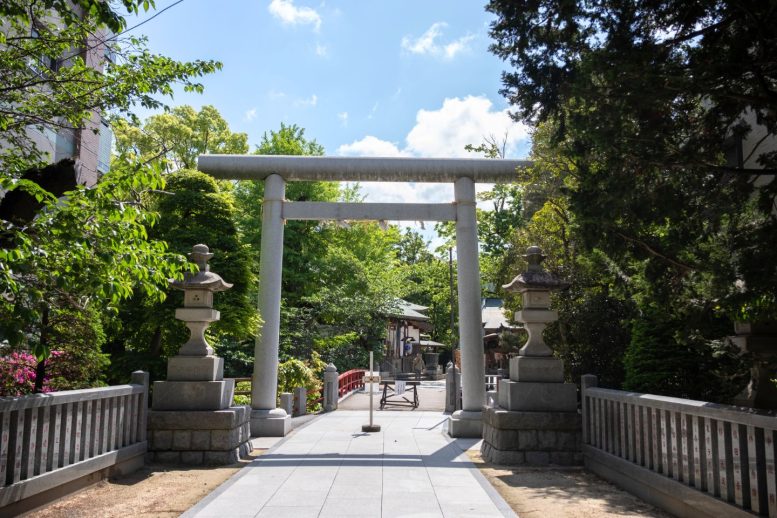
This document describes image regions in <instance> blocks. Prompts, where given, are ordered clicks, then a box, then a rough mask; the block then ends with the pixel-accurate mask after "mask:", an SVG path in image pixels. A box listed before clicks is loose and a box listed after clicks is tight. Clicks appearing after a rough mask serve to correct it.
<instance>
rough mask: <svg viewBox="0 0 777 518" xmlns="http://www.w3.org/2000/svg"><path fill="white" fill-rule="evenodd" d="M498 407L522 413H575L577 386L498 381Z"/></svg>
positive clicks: (572, 384) (571, 384)
mask: <svg viewBox="0 0 777 518" xmlns="http://www.w3.org/2000/svg"><path fill="white" fill-rule="evenodd" d="M499 406H500V407H502V408H504V409H506V410H516V411H524V412H577V385H575V384H574V383H540V382H527V381H510V380H500V381H499Z"/></svg>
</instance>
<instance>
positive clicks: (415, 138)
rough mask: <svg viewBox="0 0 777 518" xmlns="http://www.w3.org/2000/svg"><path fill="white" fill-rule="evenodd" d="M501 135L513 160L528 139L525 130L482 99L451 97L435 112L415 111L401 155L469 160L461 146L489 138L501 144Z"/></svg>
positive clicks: (506, 113)
mask: <svg viewBox="0 0 777 518" xmlns="http://www.w3.org/2000/svg"><path fill="white" fill-rule="evenodd" d="M505 133H506V134H507V137H506V142H505V144H506V146H505V150H506V154H507V156H514V155H515V153H516V152H518V146H519V145H520V144H522V143H526V141H527V139H528V129H527V127H526V126H524V125H523V124H520V123H516V122H515V121H513V120H512V119H511V118H510V115H509V114H508V111H507V110H506V109H505V110H501V111H497V110H494V109H493V103H492V102H491V101H490V100H488V99H487V98H486V97H482V96H477V97H475V96H467V97H465V98H463V99H461V98H459V97H453V98H448V99H445V100H444V101H443V103H442V107H441V108H440V109H438V110H418V113H417V114H416V124H415V126H414V127H413V129H411V130H410V132H409V133H408V134H407V137H406V141H407V146H406V147H405V149H404V151H406V152H408V153H409V154H411V155H414V156H427V157H450V158H456V157H467V156H469V157H471V156H472V154H471V153H469V152H467V151H466V150H465V149H464V146H466V145H467V144H475V145H477V144H480V143H482V142H483V140H484V139H485V138H488V137H491V136H493V137H495V138H496V139H497V141H501V140H502V138H504V136H505Z"/></svg>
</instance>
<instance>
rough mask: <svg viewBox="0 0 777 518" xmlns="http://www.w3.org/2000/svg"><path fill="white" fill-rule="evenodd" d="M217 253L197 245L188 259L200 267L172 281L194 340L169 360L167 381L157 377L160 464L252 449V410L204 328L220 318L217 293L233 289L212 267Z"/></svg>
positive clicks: (179, 314)
mask: <svg viewBox="0 0 777 518" xmlns="http://www.w3.org/2000/svg"><path fill="white" fill-rule="evenodd" d="M211 257H213V254H212V253H210V251H209V250H208V247H207V246H205V245H194V247H193V248H192V251H191V253H190V254H189V258H190V259H191V260H192V262H194V263H195V264H197V266H198V268H199V271H197V273H194V274H186V275H185V276H184V279H183V281H171V282H170V285H171V286H172V287H173V288H175V289H178V290H183V292H184V302H183V307H182V308H178V309H176V311H175V318H176V319H178V320H181V321H183V322H184V323H185V324H186V327H188V328H189V333H190V336H189V340H188V341H187V342H186V343H185V344H183V345H182V346H181V348H180V349H179V350H178V355H176V356H173V357H171V358H168V360H167V380H166V381H155V382H154V392H153V403H152V407H151V408H152V411H151V412H149V430H150V432H151V434H150V437H151V441H150V445H149V452H150V453H151V454H152V456H153V458H154V459H155V460H157V461H160V462H168V461H169V462H183V463H185V464H229V463H232V462H235V461H237V459H239V458H241V457H244V456H246V455H247V454H248V452H250V451H251V445H250V442H249V439H250V424H249V418H250V408H249V407H247V406H232V398H233V396H234V392H235V380H234V379H224V360H223V359H222V358H219V357H218V356H215V355H214V354H213V348H212V347H211V346H210V345H208V342H207V340H206V339H205V330H206V329H207V328H208V326H209V325H210V324H211V323H212V322H216V321H217V320H219V317H220V315H219V312H218V311H217V310H215V309H213V294H214V293H215V292H218V291H225V290H227V289H229V288H231V287H232V285H231V284H229V283H227V282H224V279H222V278H221V277H220V276H219V275H217V274H215V273H213V272H211V271H210V267H209V266H208V260H209V259H210V258H211Z"/></svg>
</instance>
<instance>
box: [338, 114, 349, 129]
mask: <svg viewBox="0 0 777 518" xmlns="http://www.w3.org/2000/svg"><path fill="white" fill-rule="evenodd" d="M337 118H338V119H340V123H341V124H342V125H343V126H348V112H340V113H338V114H337Z"/></svg>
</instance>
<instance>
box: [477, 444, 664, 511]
mask: <svg viewBox="0 0 777 518" xmlns="http://www.w3.org/2000/svg"><path fill="white" fill-rule="evenodd" d="M467 454H468V455H469V457H470V459H471V460H472V462H474V463H475V465H476V466H477V467H478V468H479V469H480V472H481V473H482V474H483V475H484V476H485V477H486V478H487V479H488V481H489V482H491V485H492V486H494V488H496V490H497V491H498V492H499V494H500V495H502V498H504V499H505V501H506V502H507V503H508V504H509V505H510V507H511V508H512V509H513V511H515V514H517V515H518V516H519V517H520V518H549V517H553V518H592V517H596V518H611V517H616V516H646V517H654V518H670V515H669V514H666V513H664V512H662V511H660V510H658V509H656V508H655V507H653V506H651V505H648V504H647V503H645V502H643V501H642V500H640V499H639V498H637V497H635V496H632V495H631V494H629V493H627V492H625V491H622V490H620V489H618V488H617V487H615V486H613V485H612V484H610V483H608V482H605V481H604V480H602V479H601V478H599V477H597V476H596V475H594V474H592V473H589V472H587V471H585V470H583V469H582V468H529V467H510V466H498V465H493V464H489V463H487V462H485V461H483V459H482V458H481V456H480V453H479V452H478V451H477V450H469V451H468V452H467Z"/></svg>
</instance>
